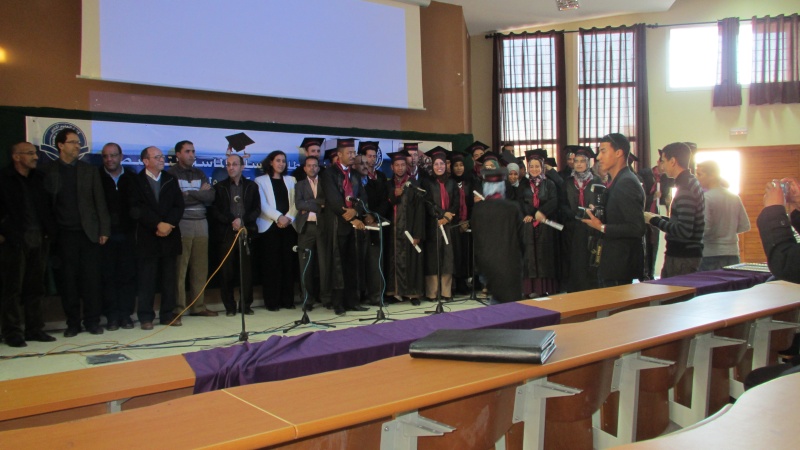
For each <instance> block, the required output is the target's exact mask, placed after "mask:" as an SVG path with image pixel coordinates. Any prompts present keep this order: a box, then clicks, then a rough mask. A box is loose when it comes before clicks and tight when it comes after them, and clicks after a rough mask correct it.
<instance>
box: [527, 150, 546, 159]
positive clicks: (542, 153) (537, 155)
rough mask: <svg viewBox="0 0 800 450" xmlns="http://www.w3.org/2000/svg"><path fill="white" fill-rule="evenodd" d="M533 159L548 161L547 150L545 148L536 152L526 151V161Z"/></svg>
mask: <svg viewBox="0 0 800 450" xmlns="http://www.w3.org/2000/svg"><path fill="white" fill-rule="evenodd" d="M532 159H539V160H541V161H543V162H544V160H545V159H547V150H545V149H543V148H537V149H534V150H526V151H525V161H530V160H532Z"/></svg>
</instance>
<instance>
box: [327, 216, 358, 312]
mask: <svg viewBox="0 0 800 450" xmlns="http://www.w3.org/2000/svg"><path fill="white" fill-rule="evenodd" d="M348 231H349V233H347V234H338V235H337V236H336V244H337V248H336V250H338V252H339V261H341V266H342V267H341V274H342V282H343V285H344V289H334V290H333V295H332V296H331V303H332V304H333V307H334V308H336V307H345V308H353V307H356V306H358V304H359V298H358V253H357V252H356V233H355V230H348Z"/></svg>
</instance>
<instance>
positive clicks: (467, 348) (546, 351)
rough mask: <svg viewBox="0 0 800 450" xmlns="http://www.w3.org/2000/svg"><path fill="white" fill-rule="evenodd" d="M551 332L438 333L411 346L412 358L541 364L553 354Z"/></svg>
mask: <svg viewBox="0 0 800 450" xmlns="http://www.w3.org/2000/svg"><path fill="white" fill-rule="evenodd" d="M555 337H556V333H555V332H554V331H550V330H498V329H488V330H438V331H434V332H433V333H431V334H429V335H428V336H426V337H424V338H422V339H419V340H417V341H414V342H412V343H411V348H410V350H409V353H410V354H411V356H413V357H414V358H438V359H457V360H462V361H481V362H513V363H527V364H544V362H545V361H547V358H548V357H549V356H550V354H552V353H553V350H555V349H556V344H555Z"/></svg>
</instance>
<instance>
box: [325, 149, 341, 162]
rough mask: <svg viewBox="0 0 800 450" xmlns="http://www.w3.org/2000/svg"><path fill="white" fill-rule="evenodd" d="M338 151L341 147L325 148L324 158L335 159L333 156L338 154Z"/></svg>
mask: <svg viewBox="0 0 800 450" xmlns="http://www.w3.org/2000/svg"><path fill="white" fill-rule="evenodd" d="M338 151H339V149H337V148H335V147H334V148H331V149H328V150H325V155H324V158H323V159H328V160H331V161H333V157H334V156H336V152H338Z"/></svg>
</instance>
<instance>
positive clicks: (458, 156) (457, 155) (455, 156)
mask: <svg viewBox="0 0 800 450" xmlns="http://www.w3.org/2000/svg"><path fill="white" fill-rule="evenodd" d="M447 156H448V157H449V158H450V162H451V163H455V162H458V161H461V162H464V161H466V159H467V155H465V154H463V153H461V152H450V154H449V155H447Z"/></svg>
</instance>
